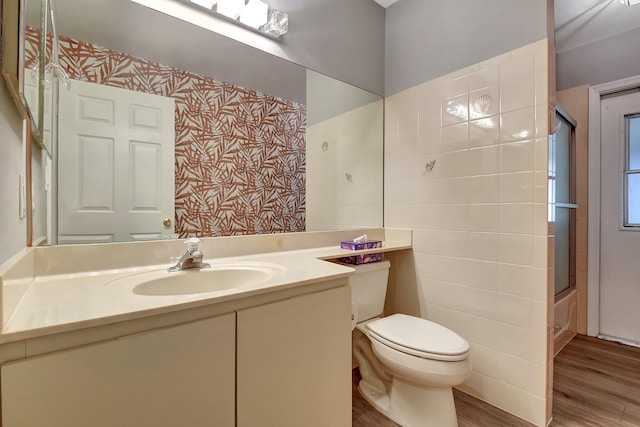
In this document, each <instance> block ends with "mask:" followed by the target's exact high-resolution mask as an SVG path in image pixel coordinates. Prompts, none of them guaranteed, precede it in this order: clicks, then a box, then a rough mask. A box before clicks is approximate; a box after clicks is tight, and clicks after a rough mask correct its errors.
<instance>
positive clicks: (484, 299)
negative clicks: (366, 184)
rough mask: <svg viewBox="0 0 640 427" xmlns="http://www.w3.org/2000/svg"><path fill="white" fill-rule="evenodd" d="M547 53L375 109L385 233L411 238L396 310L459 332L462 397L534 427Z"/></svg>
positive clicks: (474, 71)
mask: <svg viewBox="0 0 640 427" xmlns="http://www.w3.org/2000/svg"><path fill="white" fill-rule="evenodd" d="M547 55H548V47H547V40H541V41H539V42H537V43H534V44H532V45H529V46H525V47H523V48H521V49H518V50H516V51H512V52H509V53H507V54H504V55H501V56H499V57H496V58H492V59H490V60H488V61H484V62H482V63H480V64H476V65H474V66H472V67H468V68H465V69H464V70H460V71H458V72H456V73H453V74H450V75H447V76H443V77H441V78H438V79H436V80H433V81H429V82H426V83H423V84H421V85H418V86H416V87H414V88H411V89H408V90H406V91H404V92H401V93H398V94H396V95H393V96H391V97H389V98H387V100H386V102H387V103H386V112H385V115H386V117H385V123H386V131H385V138H386V139H385V198H386V199H385V226H388V227H407V228H413V229H414V235H413V236H414V249H413V250H414V253H413V256H412V258H411V259H412V262H413V264H411V265H410V264H409V263H403V264H402V267H401V268H398V270H397V273H396V279H397V280H396V284H395V295H394V298H393V300H394V301H395V310H397V311H400V312H406V313H409V314H414V315H419V316H422V317H425V318H429V319H431V320H434V321H436V322H439V323H441V324H443V325H445V326H447V327H449V328H451V329H452V330H454V331H456V332H458V333H460V334H461V335H463V336H464V337H465V338H466V339H467V340H469V341H470V343H471V345H472V353H471V359H472V366H473V371H472V374H471V377H470V379H469V380H468V382H467V383H466V384H465V385H463V386H462V387H461V388H462V389H464V390H465V391H468V392H469V393H472V394H474V395H476V396H478V397H480V398H482V399H484V400H486V401H488V402H490V403H492V404H495V405H496V406H498V407H501V408H503V409H505V410H507V411H509V412H512V413H514V414H515V415H518V416H520V417H522V418H524V419H526V420H528V421H530V422H532V423H534V424H536V425H539V426H542V425H545V424H546V404H547V399H548V396H549V384H548V378H547V368H548V364H549V363H550V359H549V356H548V354H549V352H548V349H547V346H548V342H549V340H548V318H547V316H548V314H547V313H548V304H547V302H548V299H549V298H550V297H549V296H548V289H547V281H548V277H549V275H548V267H549V266H550V265H552V263H551V264H549V257H550V254H549V253H548V252H549V251H548V250H547V244H548V236H547V234H548V226H547V204H546V203H547V195H546V191H547V143H546V141H547V139H546V137H547V129H548V123H547V120H548V119H547V117H548V106H547V104H548V96H547V86H548V84H547V83H548V82H547V62H546V61H547ZM433 161H435V165H434V166H433V168H432V169H430V170H429V166H428V165H429V164H430V163H431V162H433ZM551 298H552V297H551Z"/></svg>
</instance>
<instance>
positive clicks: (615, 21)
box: [555, 0, 640, 52]
mask: <svg viewBox="0 0 640 427" xmlns="http://www.w3.org/2000/svg"><path fill="white" fill-rule="evenodd" d="M555 18H556V51H557V52H563V51H565V50H569V49H573V48H575V47H578V46H582V45H585V44H588V43H591V42H594V41H596V40H600V39H604V38H607V37H610V36H613V35H615V34H617V33H621V32H624V31H629V30H633V29H634V28H638V27H640V5H636V6H625V5H623V4H621V3H620V1H619V0H555Z"/></svg>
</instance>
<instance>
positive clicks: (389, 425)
mask: <svg viewBox="0 0 640 427" xmlns="http://www.w3.org/2000/svg"><path fill="white" fill-rule="evenodd" d="M359 380H360V374H359V373H358V370H357V369H356V370H354V373H353V422H352V425H353V427H396V426H397V424H396V423H394V422H393V421H391V420H389V419H388V418H386V417H384V416H383V415H381V414H380V413H378V412H377V411H376V410H375V409H373V408H372V407H371V406H370V405H369V404H368V403H367V402H366V401H365V400H364V399H363V398H362V397H361V396H360V393H359V392H358V390H357V385H358V381H359ZM553 396H554V397H553V421H552V422H551V424H550V427H609V426H612V427H613V426H625V427H630V426H638V427H640V349H639V348H635V347H628V346H624V345H621V344H617V343H612V342H607V341H603V340H599V339H597V338H591V337H585V336H581V335H579V336H577V337H575V338H574V339H573V340H572V341H571V342H570V343H569V344H567V346H566V347H565V348H564V349H563V350H562V351H561V352H560V353H559V354H558V355H557V356H556V358H555V359H554V387H553ZM454 398H455V401H456V410H457V413H458V423H459V426H460V427H528V426H531V425H532V424H529V423H527V422H525V421H523V420H521V419H519V418H516V417H514V416H513V415H511V414H508V413H506V412H504V411H501V410H500V409H498V408H495V407H493V406H491V405H489V404H487V403H485V402H482V401H480V400H478V399H476V398H474V397H472V396H469V395H468V394H465V393H462V392H459V391H457V390H454Z"/></svg>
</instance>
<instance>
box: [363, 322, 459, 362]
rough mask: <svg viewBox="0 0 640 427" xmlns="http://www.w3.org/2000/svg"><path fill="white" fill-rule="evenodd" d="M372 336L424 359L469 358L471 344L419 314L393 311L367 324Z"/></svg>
mask: <svg viewBox="0 0 640 427" xmlns="http://www.w3.org/2000/svg"><path fill="white" fill-rule="evenodd" d="M366 328H367V332H368V335H369V337H370V338H371V339H375V340H376V341H378V342H380V343H382V344H384V345H387V346H389V347H391V348H393V349H395V350H398V351H400V352H403V353H406V354H410V355H412V356H416V357H420V358H423V359H433V360H443V361H458V360H464V359H466V358H467V357H468V353H469V343H468V342H467V341H466V340H465V339H464V338H462V337H461V336H459V335H458V334H456V333H455V332H453V331H451V330H450V329H447V328H445V327H444V326H442V325H439V324H437V323H433V322H430V321H428V320H426V319H422V318H419V317H413V316H407V315H405V314H394V315H391V316H388V317H384V318H382V319H379V320H375V321H373V322H370V323H367V325H366Z"/></svg>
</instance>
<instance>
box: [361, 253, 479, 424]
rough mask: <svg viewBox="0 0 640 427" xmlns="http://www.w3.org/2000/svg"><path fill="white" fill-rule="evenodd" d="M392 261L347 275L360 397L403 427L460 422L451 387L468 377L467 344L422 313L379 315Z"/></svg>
mask: <svg viewBox="0 0 640 427" xmlns="http://www.w3.org/2000/svg"><path fill="white" fill-rule="evenodd" d="M389 266H390V263H389V261H382V262H376V263H371V264H365V265H361V266H355V267H354V268H355V269H356V273H354V274H353V275H352V276H351V277H350V278H349V283H350V285H351V301H352V305H353V314H354V318H355V322H357V323H356V325H355V327H356V328H357V329H358V330H359V331H361V332H362V333H358V332H356V333H355V334H354V335H355V337H354V340H353V354H354V356H355V358H356V360H357V361H358V364H359V366H360V374H361V375H362V380H361V381H360V384H359V387H358V388H359V390H360V393H361V394H362V396H363V397H364V398H365V399H366V400H367V401H368V402H369V403H371V404H372V405H373V406H374V407H375V408H376V409H377V410H379V411H380V412H382V413H383V414H385V415H386V416H387V417H389V418H391V419H392V420H393V421H395V422H396V423H398V424H400V425H402V426H404V427H451V426H457V425H458V420H457V417H456V408H455V405H454V402H453V393H452V387H453V386H455V385H458V384H461V383H462V382H464V381H465V380H466V379H467V377H468V376H469V373H470V370H471V365H470V362H469V343H467V341H466V340H465V339H464V338H462V337H460V336H459V335H457V334H456V333H455V332H453V331H451V330H449V329H447V328H445V327H444V326H441V325H438V324H437V323H433V322H430V321H428V320H425V319H421V318H418V317H413V316H407V315H404V314H394V315H391V316H388V317H384V318H382V317H380V316H381V315H382V311H383V308H384V300H385V297H386V290H387V279H388V276H389Z"/></svg>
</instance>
